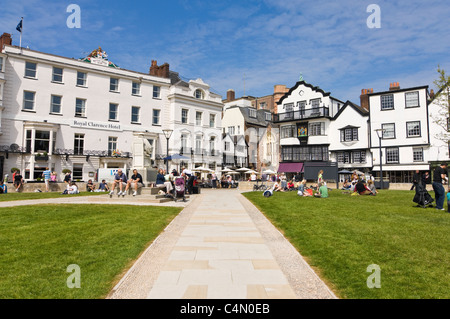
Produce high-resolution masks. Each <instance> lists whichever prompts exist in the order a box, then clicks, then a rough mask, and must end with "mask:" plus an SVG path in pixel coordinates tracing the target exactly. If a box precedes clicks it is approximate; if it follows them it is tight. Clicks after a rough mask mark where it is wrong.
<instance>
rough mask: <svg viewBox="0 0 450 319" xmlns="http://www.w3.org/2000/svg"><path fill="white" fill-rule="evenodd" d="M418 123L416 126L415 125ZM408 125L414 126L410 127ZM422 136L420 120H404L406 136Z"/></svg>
mask: <svg viewBox="0 0 450 319" xmlns="http://www.w3.org/2000/svg"><path fill="white" fill-rule="evenodd" d="M417 124H418V126H417ZM410 126H414V127H412V128H410ZM411 132H412V133H413V134H410V133H411ZM421 136H422V130H421V127H420V121H411V122H406V137H421Z"/></svg>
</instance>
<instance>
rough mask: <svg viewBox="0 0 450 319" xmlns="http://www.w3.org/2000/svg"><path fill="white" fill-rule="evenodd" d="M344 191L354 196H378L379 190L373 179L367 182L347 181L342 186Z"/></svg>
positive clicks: (359, 180) (359, 179)
mask: <svg viewBox="0 0 450 319" xmlns="http://www.w3.org/2000/svg"><path fill="white" fill-rule="evenodd" d="M342 189H343V190H346V191H349V192H350V193H351V194H352V195H353V194H355V195H372V196H375V195H376V194H378V190H377V189H376V187H375V184H374V182H373V180H372V179H369V180H367V181H366V180H365V179H363V178H357V179H356V180H352V181H351V182H350V181H348V180H346V181H345V182H344V185H343V186H342Z"/></svg>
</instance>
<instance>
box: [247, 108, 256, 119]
mask: <svg viewBox="0 0 450 319" xmlns="http://www.w3.org/2000/svg"><path fill="white" fill-rule="evenodd" d="M248 112H249V114H248V115H249V116H250V117H253V118H256V110H255V109H249V110H248Z"/></svg>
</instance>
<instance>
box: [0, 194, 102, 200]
mask: <svg viewBox="0 0 450 319" xmlns="http://www.w3.org/2000/svg"><path fill="white" fill-rule="evenodd" d="M105 194H106V193H103V192H80V193H79V194H72V195H61V192H48V193H47V192H42V193H16V192H14V193H13V192H8V193H6V194H0V202H7V201H13V200H27V199H45V198H57V197H64V198H66V197H76V196H96V195H105Z"/></svg>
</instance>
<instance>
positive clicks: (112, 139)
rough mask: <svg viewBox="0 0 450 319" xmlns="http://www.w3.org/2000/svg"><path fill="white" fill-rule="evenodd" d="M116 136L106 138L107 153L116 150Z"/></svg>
mask: <svg viewBox="0 0 450 319" xmlns="http://www.w3.org/2000/svg"><path fill="white" fill-rule="evenodd" d="M117 141H118V138H117V136H108V153H109V152H110V153H111V154H112V152H113V151H115V150H117Z"/></svg>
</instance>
